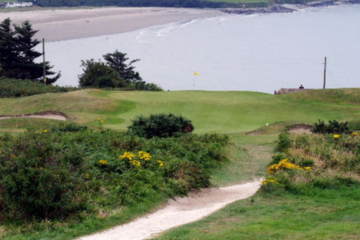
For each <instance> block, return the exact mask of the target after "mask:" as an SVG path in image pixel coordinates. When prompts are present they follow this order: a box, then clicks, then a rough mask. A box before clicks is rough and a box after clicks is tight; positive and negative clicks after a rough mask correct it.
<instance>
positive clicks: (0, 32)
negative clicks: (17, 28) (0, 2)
mask: <svg viewBox="0 0 360 240" xmlns="http://www.w3.org/2000/svg"><path fill="white" fill-rule="evenodd" d="M14 36H15V33H14V31H13V30H12V27H11V21H10V19H9V18H7V19H5V20H4V21H2V22H1V23H0V67H1V71H0V76H7V75H12V73H11V69H14V65H15V63H16V59H17V52H16V45H15V39H14Z"/></svg>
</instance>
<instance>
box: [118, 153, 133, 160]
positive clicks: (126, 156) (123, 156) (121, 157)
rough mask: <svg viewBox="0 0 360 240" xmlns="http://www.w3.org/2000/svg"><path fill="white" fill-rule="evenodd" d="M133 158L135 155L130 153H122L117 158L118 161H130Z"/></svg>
mask: <svg viewBox="0 0 360 240" xmlns="http://www.w3.org/2000/svg"><path fill="white" fill-rule="evenodd" d="M134 157H135V154H133V153H132V152H124V153H123V154H122V155H120V156H119V158H120V159H128V160H132V159H133V158H134Z"/></svg>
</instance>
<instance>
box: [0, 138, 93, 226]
mask: <svg viewBox="0 0 360 240" xmlns="http://www.w3.org/2000/svg"><path fill="white" fill-rule="evenodd" d="M3 144H4V145H3V147H2V151H1V153H0V188H1V189H2V191H1V198H2V201H3V205H4V209H3V212H2V213H3V214H5V215H6V216H7V217H15V218H30V217H37V218H42V219H45V218H55V217H56V218H59V217H65V216H67V215H68V214H70V213H72V212H74V211H77V210H79V209H82V208H83V207H84V200H85V199H84V198H83V195H82V194H81V189H82V188H83V187H84V185H85V182H84V179H83V178H82V172H83V171H84V170H85V169H86V166H85V164H84V162H83V158H82V156H83V155H84V154H83V153H82V148H81V147H80V146H78V145H65V143H61V142H59V141H58V139H56V138H54V137H53V136H51V135H49V136H45V133H36V134H26V135H23V136H20V137H17V138H9V139H7V141H6V142H4V143H3Z"/></svg>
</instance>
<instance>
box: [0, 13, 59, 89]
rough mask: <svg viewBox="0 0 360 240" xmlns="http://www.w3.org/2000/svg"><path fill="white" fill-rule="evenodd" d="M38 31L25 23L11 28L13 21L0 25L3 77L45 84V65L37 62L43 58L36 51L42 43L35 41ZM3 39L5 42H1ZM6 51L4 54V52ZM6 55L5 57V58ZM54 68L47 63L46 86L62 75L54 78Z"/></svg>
mask: <svg viewBox="0 0 360 240" xmlns="http://www.w3.org/2000/svg"><path fill="white" fill-rule="evenodd" d="M36 33H37V31H36V30H33V28H32V25H31V24H30V22H28V21H25V22H23V23H22V24H21V25H14V29H13V28H12V27H11V20H10V19H5V20H4V21H3V22H2V23H1V24H0V53H1V56H2V57H1V58H0V65H1V67H2V69H3V70H2V73H1V75H3V76H6V77H9V78H17V79H31V80H38V81H41V82H43V63H37V62H35V60H36V59H37V58H38V57H41V56H42V53H40V52H37V51H36V50H35V48H36V46H37V45H38V44H39V43H40V41H39V40H37V39H35V34H36ZM2 39H3V41H1V40H2ZM3 49H4V50H5V52H4V54H3V51H2V50H3ZM3 55H4V56H3ZM51 69H52V66H50V63H49V62H45V75H46V79H45V82H44V83H46V84H51V83H54V82H55V81H56V80H57V79H58V78H59V77H60V73H58V74H56V75H55V76H54V77H49V76H53V75H54V74H55V72H53V71H51Z"/></svg>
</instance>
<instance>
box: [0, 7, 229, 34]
mask: <svg viewBox="0 0 360 240" xmlns="http://www.w3.org/2000/svg"><path fill="white" fill-rule="evenodd" d="M220 14H223V13H221V12H220V11H218V10H208V9H184V8H121V7H104V8H76V9H64V8H61V9H42V10H34V11H14V12H0V20H3V19H5V18H11V19H12V20H13V21H14V22H15V23H21V22H22V21H25V20H29V21H30V22H31V23H32V24H33V26H34V28H35V29H37V30H39V33H38V34H37V37H38V38H45V39H46V40H47V41H59V40H69V39H77V38H86V37H94V36H101V35H108V34H116V33H122V32H129V31H134V30H137V29H141V28H146V27H150V26H153V25H161V24H167V23H171V22H181V21H190V20H192V19H196V18H203V17H213V16H217V15H220Z"/></svg>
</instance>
